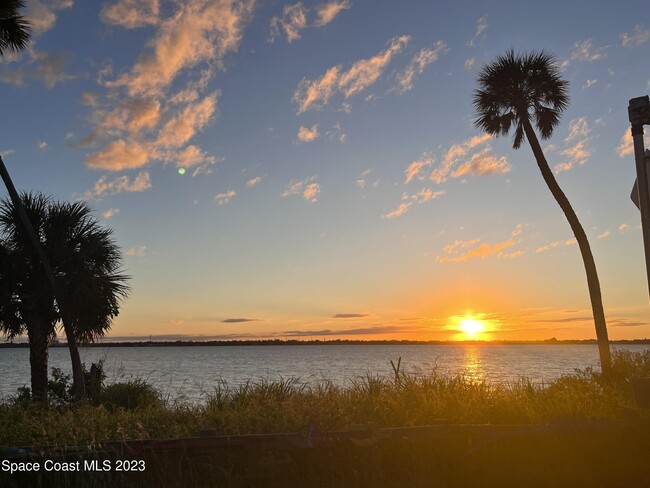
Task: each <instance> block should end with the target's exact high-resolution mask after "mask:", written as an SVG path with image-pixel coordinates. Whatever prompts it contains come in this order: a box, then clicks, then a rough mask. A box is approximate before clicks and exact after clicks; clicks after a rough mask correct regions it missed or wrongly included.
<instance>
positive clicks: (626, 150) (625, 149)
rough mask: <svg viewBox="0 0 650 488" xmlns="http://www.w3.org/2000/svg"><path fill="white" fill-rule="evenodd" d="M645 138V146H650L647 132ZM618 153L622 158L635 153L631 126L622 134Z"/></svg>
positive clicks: (649, 136)
mask: <svg viewBox="0 0 650 488" xmlns="http://www.w3.org/2000/svg"><path fill="white" fill-rule="evenodd" d="M649 83H650V82H649ZM643 140H644V145H645V147H650V135H649V134H648V133H647V132H646V134H645V135H644V136H643ZM616 154H618V156H619V157H620V158H624V157H625V156H629V155H633V154H634V141H633V139H632V132H631V131H630V129H629V128H627V129H625V132H624V133H623V135H622V136H621V141H620V143H619V145H618V147H617V148H616Z"/></svg>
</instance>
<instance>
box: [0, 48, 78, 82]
mask: <svg viewBox="0 0 650 488" xmlns="http://www.w3.org/2000/svg"><path fill="white" fill-rule="evenodd" d="M28 53H29V58H30V59H29V60H28V61H26V62H25V63H23V64H21V65H20V66H17V67H16V66H7V65H2V66H1V67H0V82H2V83H8V84H11V85H16V86H26V85H27V84H28V83H29V82H30V81H39V82H41V83H43V84H44V85H45V86H46V87H47V88H49V89H52V88H54V87H55V86H56V85H57V84H58V83H62V82H64V81H68V80H73V79H75V78H78V75H73V74H69V73H67V72H66V69H67V67H68V65H69V64H70V54H69V53H66V52H53V53H50V52H45V51H37V50H35V49H33V48H31V49H28Z"/></svg>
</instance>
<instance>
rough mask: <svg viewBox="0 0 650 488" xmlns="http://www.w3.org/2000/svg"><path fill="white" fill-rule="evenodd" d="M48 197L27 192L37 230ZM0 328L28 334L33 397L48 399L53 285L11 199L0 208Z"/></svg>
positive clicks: (11, 334) (11, 333)
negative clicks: (0, 284)
mask: <svg viewBox="0 0 650 488" xmlns="http://www.w3.org/2000/svg"><path fill="white" fill-rule="evenodd" d="M49 204H50V201H49V199H47V198H45V197H43V196H42V195H37V196H33V195H25V196H24V210H25V211H26V214H27V215H28V218H29V220H30V222H31V225H32V226H33V228H35V229H38V231H39V234H41V232H42V228H43V223H44V221H45V218H46V214H47V207H48V205H49ZM0 228H1V230H2V234H1V238H0V279H1V280H2V287H0V288H1V290H2V291H1V292H0V331H2V332H4V333H5V334H6V335H7V336H8V337H9V338H14V337H16V336H19V335H21V334H24V333H25V332H26V333H27V336H28V338H29V362H30V366H31V386H32V395H33V396H34V398H36V399H39V400H45V399H46V398H47V362H48V345H49V342H50V340H51V339H52V337H53V334H54V327H55V324H56V321H57V314H56V309H55V307H54V296H53V293H52V288H51V286H50V284H49V282H48V280H47V278H46V277H45V274H44V273H43V269H42V266H41V262H40V257H38V256H37V255H36V253H35V252H34V248H33V246H32V242H31V238H30V237H29V236H27V233H26V232H25V230H24V228H23V227H22V225H21V224H20V221H19V219H18V217H17V215H16V211H15V209H14V208H13V206H12V205H10V204H8V202H6V201H5V202H3V205H2V206H1V207H0Z"/></svg>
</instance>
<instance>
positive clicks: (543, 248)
mask: <svg viewBox="0 0 650 488" xmlns="http://www.w3.org/2000/svg"><path fill="white" fill-rule="evenodd" d="M576 243H577V241H576V240H575V238H571V239H566V240H565V241H553V242H549V243H548V244H546V245H545V246H540V247H538V248H537V249H535V252H536V253H537V254H542V253H545V252H547V251H550V250H551V249H557V248H558V247H563V246H573V245H574V244H576Z"/></svg>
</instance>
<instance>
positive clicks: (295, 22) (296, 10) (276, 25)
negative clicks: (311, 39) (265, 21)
mask: <svg viewBox="0 0 650 488" xmlns="http://www.w3.org/2000/svg"><path fill="white" fill-rule="evenodd" d="M306 28H307V8H306V7H305V6H304V5H303V4H302V2H298V3H296V4H294V5H285V6H284V8H283V9H282V17H273V18H272V19H271V37H270V38H269V40H270V41H271V42H273V41H274V40H275V38H276V37H278V36H279V35H280V34H281V33H284V35H285V36H286V38H287V42H289V43H291V42H293V41H297V40H298V39H300V31H302V30H304V29H306Z"/></svg>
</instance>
